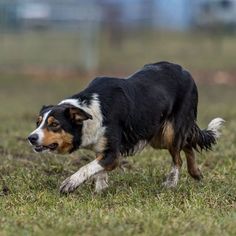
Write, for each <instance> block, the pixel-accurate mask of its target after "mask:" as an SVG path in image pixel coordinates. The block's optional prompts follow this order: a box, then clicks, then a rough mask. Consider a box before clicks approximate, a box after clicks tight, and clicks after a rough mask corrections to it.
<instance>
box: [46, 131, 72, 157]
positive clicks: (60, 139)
mask: <svg viewBox="0 0 236 236" xmlns="http://www.w3.org/2000/svg"><path fill="white" fill-rule="evenodd" d="M43 132H44V138H43V145H45V146H48V145H50V144H52V143H58V145H59V146H58V152H60V153H66V152H68V151H70V149H71V148H72V147H73V136H72V135H71V134H69V133H66V132H65V131H64V130H62V131H61V132H58V133H55V132H52V131H49V130H47V129H44V130H43Z"/></svg>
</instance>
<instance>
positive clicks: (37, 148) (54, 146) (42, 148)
mask: <svg viewBox="0 0 236 236" xmlns="http://www.w3.org/2000/svg"><path fill="white" fill-rule="evenodd" d="M57 147H58V143H52V144H50V145H48V146H44V145H36V146H35V147H34V151H35V152H44V151H51V152H52V151H55V150H56V149H57Z"/></svg>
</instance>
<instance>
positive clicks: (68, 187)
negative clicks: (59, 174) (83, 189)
mask: <svg viewBox="0 0 236 236" xmlns="http://www.w3.org/2000/svg"><path fill="white" fill-rule="evenodd" d="M103 170H104V168H103V167H102V166H101V165H100V164H99V163H98V160H94V161H92V162H90V163H88V164H87V165H85V166H83V167H81V168H80V169H79V170H78V171H77V172H75V173H74V174H73V175H72V176H70V177H69V178H67V179H66V180H65V181H63V182H62V184H61V187H60V191H61V192H63V193H68V192H72V191H74V190H75V189H76V188H77V187H78V186H79V185H80V184H82V183H83V182H85V181H86V180H88V179H89V178H91V177H92V176H94V175H95V174H98V173H100V172H102V171H103Z"/></svg>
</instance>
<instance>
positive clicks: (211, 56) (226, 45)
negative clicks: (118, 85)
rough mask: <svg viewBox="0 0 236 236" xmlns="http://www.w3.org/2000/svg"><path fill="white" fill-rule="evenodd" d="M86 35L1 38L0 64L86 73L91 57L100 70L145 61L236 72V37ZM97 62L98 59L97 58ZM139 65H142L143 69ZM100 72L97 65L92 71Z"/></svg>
mask: <svg viewBox="0 0 236 236" xmlns="http://www.w3.org/2000/svg"><path fill="white" fill-rule="evenodd" d="M83 35H84V32H81V31H80V30H78V32H77V33H76V32H66V33H65V32H59V33H58V32H51V31H38V32H37V31H36V32H31V31H30V32H21V33H5V34H3V33H1V37H0V45H1V47H0V50H1V53H0V65H1V66H2V67H4V66H10V68H12V67H13V66H14V67H13V68H18V67H22V66H23V67H24V66H26V67H34V66H36V67H37V66H38V67H49V68H50V67H55V66H62V67H69V68H71V67H75V68H78V67H79V68H80V69H81V68H82V67H83V66H84V65H85V64H86V61H88V60H89V61H90V60H91V59H90V57H91V56H92V58H93V60H95V61H94V62H91V63H94V64H95V65H96V64H97V67H98V69H100V70H101V71H110V70H115V69H116V70H117V68H118V69H119V72H122V71H133V70H135V69H136V68H139V67H140V66H142V65H143V62H146V63H148V62H153V61H160V60H171V61H172V60H173V58H174V59H175V62H177V63H179V64H183V65H185V66H186V67H188V68H191V67H192V66H193V65H194V68H196V69H209V68H210V69H217V70H219V69H221V70H223V69H231V70H234V69H235V62H234V61H235V54H236V46H235V38H236V35H235V34H231V35H226V34H213V33H201V32H190V33H167V32H153V31H148V30H139V31H138V32H123V34H122V33H120V40H118V42H113V41H112V40H110V38H111V36H109V34H108V33H107V32H103V31H102V32H100V33H98V34H97V35H92V41H91V42H90V44H89V43H87V41H88V40H86V39H85V40H83V37H82V36H83ZM94 58H96V59H94ZM140 62H141V64H140ZM94 69H95V70H96V69H97V68H96V66H95V68H94Z"/></svg>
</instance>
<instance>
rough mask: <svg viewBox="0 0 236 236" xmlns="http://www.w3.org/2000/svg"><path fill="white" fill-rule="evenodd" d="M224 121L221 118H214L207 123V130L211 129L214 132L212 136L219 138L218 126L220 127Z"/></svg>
mask: <svg viewBox="0 0 236 236" xmlns="http://www.w3.org/2000/svg"><path fill="white" fill-rule="evenodd" d="M224 122H225V120H223V119H222V118H219V117H218V118H215V119H213V120H212V121H211V122H210V123H209V124H208V127H207V130H211V131H212V132H213V133H214V137H215V138H219V137H220V135H221V133H220V128H221V127H222V125H223V123H224Z"/></svg>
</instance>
